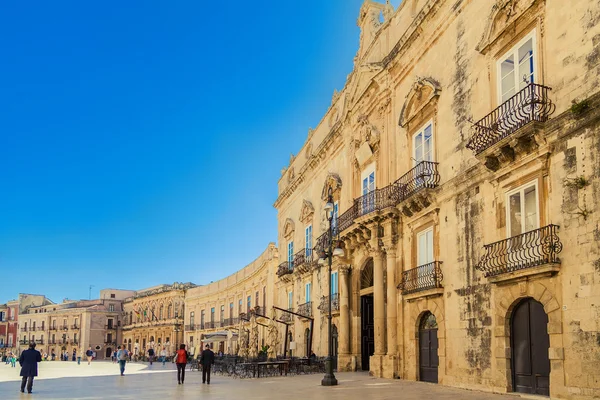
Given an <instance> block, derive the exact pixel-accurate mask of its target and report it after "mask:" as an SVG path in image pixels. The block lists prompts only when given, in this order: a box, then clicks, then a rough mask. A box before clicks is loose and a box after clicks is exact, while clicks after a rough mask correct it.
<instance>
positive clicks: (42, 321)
mask: <svg viewBox="0 0 600 400" xmlns="http://www.w3.org/2000/svg"><path fill="white" fill-rule="evenodd" d="M75 321H77V320H75ZM44 322H45V321H42V330H45V329H44Z"/></svg>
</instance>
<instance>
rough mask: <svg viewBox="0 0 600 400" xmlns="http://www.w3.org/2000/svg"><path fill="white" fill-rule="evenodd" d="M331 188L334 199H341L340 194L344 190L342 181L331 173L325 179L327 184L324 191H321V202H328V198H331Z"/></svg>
mask: <svg viewBox="0 0 600 400" xmlns="http://www.w3.org/2000/svg"><path fill="white" fill-rule="evenodd" d="M329 188H331V193H332V195H333V198H334V199H336V198H339V192H340V190H341V189H342V179H341V178H340V176H339V175H338V174H334V173H330V174H329V175H327V178H325V184H324V185H323V190H322V191H321V200H323V201H327V197H328V196H329Z"/></svg>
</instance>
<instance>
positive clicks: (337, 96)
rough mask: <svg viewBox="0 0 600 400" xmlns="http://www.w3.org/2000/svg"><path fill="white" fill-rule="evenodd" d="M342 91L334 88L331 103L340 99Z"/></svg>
mask: <svg viewBox="0 0 600 400" xmlns="http://www.w3.org/2000/svg"><path fill="white" fill-rule="evenodd" d="M341 94H342V93H341V92H338V90H337V89H333V95H332V96H331V105H334V104H335V102H336V101H338V99H339V98H340V96H341Z"/></svg>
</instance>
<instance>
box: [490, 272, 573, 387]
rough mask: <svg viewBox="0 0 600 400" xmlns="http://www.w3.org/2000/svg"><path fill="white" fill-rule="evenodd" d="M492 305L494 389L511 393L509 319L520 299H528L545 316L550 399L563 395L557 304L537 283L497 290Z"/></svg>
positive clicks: (508, 286) (560, 338)
mask: <svg viewBox="0 0 600 400" xmlns="http://www.w3.org/2000/svg"><path fill="white" fill-rule="evenodd" d="M495 297H496V299H497V301H496V305H495V310H494V318H495V323H496V327H495V330H494V336H495V340H496V347H497V348H498V350H497V351H496V359H497V360H498V362H497V365H498V370H497V372H498V373H497V374H496V376H498V378H496V379H495V382H494V385H495V386H498V387H502V388H505V389H506V391H507V392H512V388H513V382H512V373H513V371H512V370H511V337H510V332H511V317H512V315H513V312H514V310H515V307H517V306H518V305H519V304H520V303H521V302H522V301H523V300H524V299H526V298H528V297H529V298H532V299H534V300H536V301H538V302H539V303H541V304H542V306H543V307H544V312H545V313H546V314H547V315H548V335H549V337H550V348H549V349H548V358H549V359H550V362H551V364H552V369H551V371H550V382H551V386H550V396H556V394H557V393H561V392H564V386H565V381H564V374H563V368H564V365H563V364H564V348H563V338H562V315H561V310H560V303H559V302H558V300H557V298H556V296H555V295H554V293H553V291H552V290H551V289H549V288H548V287H546V286H544V285H543V284H541V283H540V282H539V281H538V282H519V283H518V284H517V285H507V286H498V287H497V291H496V296H495Z"/></svg>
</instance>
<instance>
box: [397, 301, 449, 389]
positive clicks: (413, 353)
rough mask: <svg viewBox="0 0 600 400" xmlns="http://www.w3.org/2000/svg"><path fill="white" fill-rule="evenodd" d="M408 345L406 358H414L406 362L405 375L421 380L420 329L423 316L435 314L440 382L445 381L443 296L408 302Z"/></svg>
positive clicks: (411, 378) (408, 377)
mask: <svg viewBox="0 0 600 400" xmlns="http://www.w3.org/2000/svg"><path fill="white" fill-rule="evenodd" d="M407 307H408V310H407V311H408V312H407V318H408V320H407V324H406V327H407V332H406V338H407V346H406V347H405V350H404V351H405V360H414V361H413V362H406V363H405V364H404V368H405V376H406V378H407V379H410V380H414V381H418V380H420V378H421V377H420V375H419V365H420V363H421V360H420V358H419V339H418V338H419V330H420V327H421V323H422V322H423V318H424V317H425V316H426V315H427V314H433V315H435V320H436V323H437V344H438V350H437V355H438V360H439V365H438V383H440V384H443V383H444V376H445V374H446V313H445V312H444V300H443V297H435V298H420V299H417V300H414V301H410V302H408V303H407Z"/></svg>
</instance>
